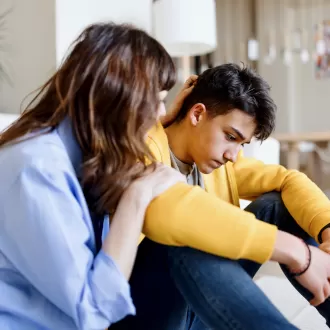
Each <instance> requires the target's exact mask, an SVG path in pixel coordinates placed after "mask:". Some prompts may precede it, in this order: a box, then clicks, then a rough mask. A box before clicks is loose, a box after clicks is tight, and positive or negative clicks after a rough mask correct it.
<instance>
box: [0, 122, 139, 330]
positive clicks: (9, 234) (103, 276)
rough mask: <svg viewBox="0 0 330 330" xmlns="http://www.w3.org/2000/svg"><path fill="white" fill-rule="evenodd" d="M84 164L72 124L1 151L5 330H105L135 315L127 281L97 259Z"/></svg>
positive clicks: (1, 325)
mask: <svg viewBox="0 0 330 330" xmlns="http://www.w3.org/2000/svg"><path fill="white" fill-rule="evenodd" d="M80 164H81V151H80V148H79V146H78V144H77V142H76V140H75V138H74V136H73V133H72V129H71V125H70V122H69V120H68V119H66V120H64V121H63V122H62V123H61V125H59V127H58V128H57V129H55V130H53V131H52V132H49V133H46V134H43V135H39V136H33V137H32V138H30V139H28V140H26V141H23V142H20V143H18V144H13V145H10V146H7V147H4V148H2V149H0V329H1V330H18V329H22V330H23V329H24V330H32V329H33V330H41V329H43V330H44V329H56V330H59V329H61V330H62V329H63V330H64V329H65V330H66V329H79V330H81V329H88V330H91V329H105V328H107V327H108V326H109V325H110V324H111V323H113V322H116V321H118V320H120V319H121V318H123V317H125V316H126V315H128V314H134V313H135V308H134V305H133V303H132V300H131V297H130V288H129V284H128V283H127V281H126V279H125V278H124V276H123V275H122V274H121V272H120V271H119V269H118V268H117V267H116V265H115V263H114V261H113V260H112V259H111V257H110V256H108V255H106V254H105V253H104V252H102V251H101V252H99V253H98V254H96V247H95V237H94V231H93V225H92V221H91V215H90V212H89V209H88V206H87V203H86V200H85V198H84V195H83V192H82V189H81V186H80V184H79V181H78V179H77V173H78V171H79V167H80ZM104 223H105V225H106V226H108V221H105V222H104ZM106 231H107V228H105V232H104V234H106Z"/></svg>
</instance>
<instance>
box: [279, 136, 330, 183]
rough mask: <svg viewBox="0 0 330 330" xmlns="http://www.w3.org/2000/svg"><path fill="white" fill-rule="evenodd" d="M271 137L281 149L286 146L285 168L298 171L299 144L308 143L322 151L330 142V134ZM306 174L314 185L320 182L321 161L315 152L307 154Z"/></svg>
mask: <svg viewBox="0 0 330 330" xmlns="http://www.w3.org/2000/svg"><path fill="white" fill-rule="evenodd" d="M273 137H274V138H275V139H276V140H278V141H279V142H280V144H281V147H282V146H283V147H284V145H286V146H287V148H288V149H287V168H288V169H296V170H299V169H300V157H299V156H300V148H299V145H300V143H301V142H310V143H313V144H314V145H315V146H317V147H319V148H322V149H326V148H327V147H328V144H329V142H330V132H306V133H278V134H274V135H273ZM307 174H308V176H309V177H310V178H311V179H312V180H313V181H314V182H316V183H320V182H321V181H322V178H321V174H322V171H321V160H320V157H319V156H318V154H317V152H316V151H315V150H314V151H312V152H309V153H308V160H307Z"/></svg>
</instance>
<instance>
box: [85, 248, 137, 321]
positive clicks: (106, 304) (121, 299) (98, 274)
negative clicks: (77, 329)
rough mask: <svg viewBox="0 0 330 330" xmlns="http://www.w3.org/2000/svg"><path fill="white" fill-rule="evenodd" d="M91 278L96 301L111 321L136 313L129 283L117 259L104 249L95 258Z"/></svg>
mask: <svg viewBox="0 0 330 330" xmlns="http://www.w3.org/2000/svg"><path fill="white" fill-rule="evenodd" d="M90 280H91V283H90V284H91V286H92V287H93V290H95V291H94V292H95V293H96V292H97V294H95V296H94V299H95V303H96V305H97V306H98V308H99V310H100V312H101V313H102V314H104V316H105V317H106V318H108V319H109V320H110V321H111V323H115V322H118V321H119V320H121V319H123V318H124V317H125V316H127V315H135V313H136V310H135V306H134V304H133V301H132V298H131V292H130V286H129V283H128V282H127V280H126V278H125V277H124V275H123V274H122V272H121V271H120V270H119V268H118V266H117V265H116V263H115V261H114V260H113V259H112V258H111V257H110V256H108V255H107V254H106V253H105V252H104V251H102V250H101V251H100V252H99V253H98V255H97V256H96V258H95V260H94V271H93V272H92V276H91V279H90Z"/></svg>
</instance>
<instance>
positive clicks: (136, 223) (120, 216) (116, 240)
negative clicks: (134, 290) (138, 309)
mask: <svg viewBox="0 0 330 330" xmlns="http://www.w3.org/2000/svg"><path fill="white" fill-rule="evenodd" d="M184 180H185V179H184V177H183V176H182V175H181V174H180V173H179V172H177V171H175V170H173V169H171V168H169V167H167V166H165V165H158V166H157V168H156V170H155V171H154V172H150V173H146V175H145V176H144V177H142V178H140V179H138V180H136V181H135V182H134V183H133V184H132V185H131V186H130V187H129V188H128V190H127V191H126V192H125V193H124V196H123V197H122V198H121V200H120V203H119V205H118V207H117V210H116V213H115V215H114V217H113V219H112V221H111V228H110V232H109V234H108V236H107V238H106V239H105V242H104V244H103V247H102V249H103V251H104V252H105V253H106V254H108V255H110V256H111V257H112V258H113V259H114V260H115V261H116V263H117V265H118V266H119V268H120V269H121V271H122V272H123V274H124V275H125V277H126V278H127V279H128V278H129V277H130V274H131V271H132V268H133V264H134V261H135V256H136V251H137V246H138V241H139V237H140V234H141V232H142V226H143V221H144V216H145V211H146V208H147V206H148V204H149V202H150V201H151V200H152V199H154V198H155V197H157V196H158V195H159V194H161V193H162V192H164V191H165V190H167V189H168V188H169V187H171V186H172V185H174V184H176V183H177V182H183V181H184Z"/></svg>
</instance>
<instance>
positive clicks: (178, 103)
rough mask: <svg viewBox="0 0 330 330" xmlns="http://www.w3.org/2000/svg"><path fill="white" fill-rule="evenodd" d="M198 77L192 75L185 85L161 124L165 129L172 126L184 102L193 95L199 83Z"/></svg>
mask: <svg viewBox="0 0 330 330" xmlns="http://www.w3.org/2000/svg"><path fill="white" fill-rule="evenodd" d="M197 79H198V76H197V75H191V76H190V77H189V78H188V79H187V80H186V82H185V83H184V85H183V87H182V89H181V90H180V92H179V93H178V94H177V95H176V97H175V99H174V101H173V103H172V105H171V106H170V108H169V109H168V111H167V114H166V115H165V116H164V117H162V118H161V123H162V125H163V126H164V127H166V126H169V125H171V124H172V123H173V122H174V121H175V119H176V117H177V115H178V113H179V112H180V110H181V108H182V106H183V102H184V100H185V99H186V97H187V96H188V95H189V94H190V93H191V91H192V90H193V89H194V86H195V84H196V82H197Z"/></svg>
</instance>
